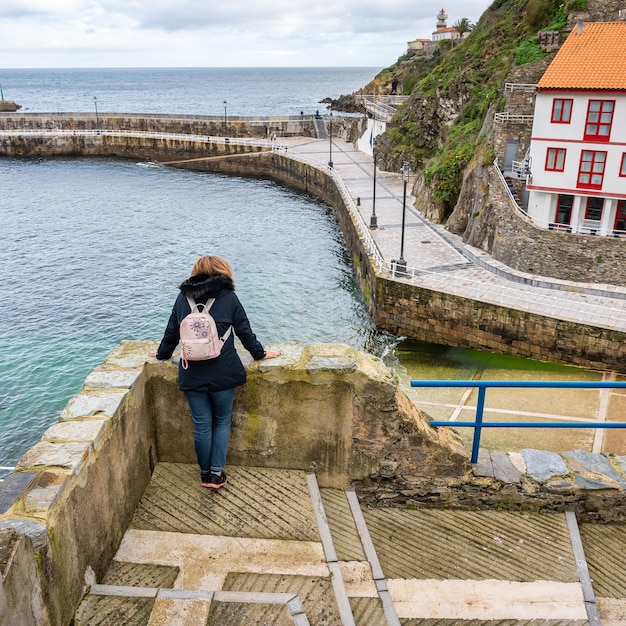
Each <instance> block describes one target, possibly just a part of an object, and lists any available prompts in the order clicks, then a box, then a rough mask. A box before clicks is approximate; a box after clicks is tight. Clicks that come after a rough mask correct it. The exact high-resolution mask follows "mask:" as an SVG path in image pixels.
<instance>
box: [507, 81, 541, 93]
mask: <svg viewBox="0 0 626 626" xmlns="http://www.w3.org/2000/svg"><path fill="white" fill-rule="evenodd" d="M504 91H526V92H531V91H532V92H535V91H537V85H536V84H534V83H504Z"/></svg>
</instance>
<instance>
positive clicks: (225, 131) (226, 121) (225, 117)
mask: <svg viewBox="0 0 626 626" xmlns="http://www.w3.org/2000/svg"><path fill="white" fill-rule="evenodd" d="M224 134H225V135H227V134H228V116H227V115H226V100H224Z"/></svg>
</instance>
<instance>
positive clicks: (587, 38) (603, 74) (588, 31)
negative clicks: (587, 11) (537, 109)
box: [538, 22, 626, 89]
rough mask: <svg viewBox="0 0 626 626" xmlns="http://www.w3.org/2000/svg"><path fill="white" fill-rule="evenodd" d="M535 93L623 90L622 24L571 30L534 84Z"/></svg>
mask: <svg viewBox="0 0 626 626" xmlns="http://www.w3.org/2000/svg"><path fill="white" fill-rule="evenodd" d="M538 87H539V89H626V22H590V23H588V24H585V25H584V29H583V32H582V33H580V34H579V33H578V28H577V27H574V29H573V30H572V32H571V33H570V34H569V36H568V37H567V39H566V40H565V43H564V44H563V46H562V47H561V49H560V50H559V51H558V52H557V54H556V56H555V57H554V61H552V63H550V66H549V67H548V69H547V70H546V73H545V74H544V75H543V76H542V77H541V80H540V81H539V83H538Z"/></svg>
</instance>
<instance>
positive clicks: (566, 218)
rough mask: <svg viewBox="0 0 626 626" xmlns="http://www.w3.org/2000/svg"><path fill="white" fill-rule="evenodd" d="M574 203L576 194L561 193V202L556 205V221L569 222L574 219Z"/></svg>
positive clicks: (559, 222)
mask: <svg viewBox="0 0 626 626" xmlns="http://www.w3.org/2000/svg"><path fill="white" fill-rule="evenodd" d="M573 204H574V196H570V195H565V194H563V195H560V196H559V204H558V205H557V207H556V223H557V224H569V223H570V220H571V219H572V205H573Z"/></svg>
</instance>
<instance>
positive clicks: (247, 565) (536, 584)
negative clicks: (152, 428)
mask: <svg viewBox="0 0 626 626" xmlns="http://www.w3.org/2000/svg"><path fill="white" fill-rule="evenodd" d="M197 474H198V470H197V467H196V466H195V465H186V464H175V463H160V464H158V465H157V466H156V468H155V471H154V473H153V476H152V480H151V482H150V484H149V486H148V488H147V489H146V492H145V494H144V496H143V498H142V500H141V502H140V504H139V506H138V507H137V509H136V511H135V513H134V516H133V518H132V521H131V523H130V525H129V527H128V529H127V531H126V534H125V535H124V538H123V540H122V543H121V545H120V546H119V549H118V551H117V554H116V555H115V557H114V560H113V561H112V563H111V565H110V567H109V569H108V572H106V574H105V575H104V576H103V577H102V580H101V581H100V583H99V584H96V583H95V582H94V584H92V585H91V586H90V587H89V588H88V593H87V594H86V595H85V597H84V599H83V601H82V603H81V604H80V606H79V608H78V610H77V612H76V615H75V621H74V624H75V626H87V625H89V626H95V625H96V624H97V625H98V626H107V625H113V624H115V625H118V624H124V625H133V626H135V625H136V626H157V625H168V626H192V625H193V626H196V625H198V624H203V625H204V624H208V625H220V626H228V625H230V624H232V625H240V624H277V625H283V624H285V625H289V626H291V625H294V624H295V625H297V626H304V625H305V624H310V625H311V626H312V625H316V624H319V625H337V626H342V625H352V624H354V625H357V626H385V625H389V624H395V625H398V624H402V625H404V626H453V625H454V626H470V625H471V626H483V625H484V626H530V625H533V626H539V625H541V626H584V625H587V624H590V625H594V624H600V614H603V621H602V624H604V625H605V626H607V625H608V626H620V625H622V624H624V625H626V600H625V598H626V580H625V578H626V577H625V576H624V570H623V569H622V566H621V565H620V564H618V563H617V562H616V561H618V560H619V559H616V557H615V555H619V554H623V552H624V549H625V548H626V528H625V527H624V526H621V525H596V524H593V525H583V526H582V527H581V528H580V530H579V529H578V526H577V524H576V520H575V517H574V516H573V514H562V513H560V514H559V513H536V514H529V513H513V512H507V511H494V510H489V511H486V510H484V511H458V510H455V511H452V510H433V509H422V508H420V509H401V508H379V507H376V508H367V506H366V505H364V506H363V507H362V506H360V505H359V502H358V501H357V498H356V494H355V492H354V491H351V490H348V491H344V490H340V489H319V488H318V485H317V481H316V479H315V476H314V475H313V474H305V473H304V472H301V471H294V470H278V469H267V468H249V467H230V468H227V474H228V477H229V482H228V484H227V485H226V486H225V487H223V488H222V489H220V490H215V491H212V490H207V489H203V488H202V487H200V484H199V476H198V475H197ZM585 555H586V557H587V558H586V559H585ZM587 565H588V568H587ZM589 572H590V573H591V576H589ZM591 581H593V583H592V582H591ZM596 596H598V597H597V599H596ZM598 609H599V610H598Z"/></svg>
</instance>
